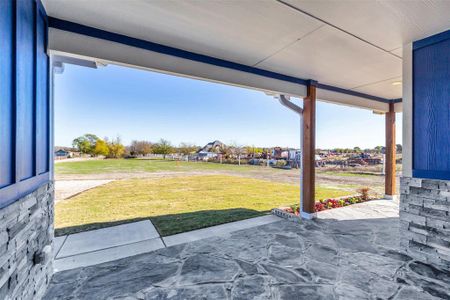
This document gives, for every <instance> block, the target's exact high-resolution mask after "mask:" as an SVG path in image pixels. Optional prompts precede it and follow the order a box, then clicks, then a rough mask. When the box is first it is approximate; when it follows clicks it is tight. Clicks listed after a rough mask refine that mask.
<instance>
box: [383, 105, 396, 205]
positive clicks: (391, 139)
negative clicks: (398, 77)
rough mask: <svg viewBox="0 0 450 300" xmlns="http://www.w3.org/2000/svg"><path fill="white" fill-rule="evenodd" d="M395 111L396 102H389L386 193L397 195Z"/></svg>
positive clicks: (387, 115)
mask: <svg viewBox="0 0 450 300" xmlns="http://www.w3.org/2000/svg"><path fill="white" fill-rule="evenodd" d="M396 148H397V146H396V144H395V111H394V103H389V112H387V113H386V175H385V194H386V195H387V196H394V195H395V160H396V156H395V153H396V152H397V151H396V150H397V149H396Z"/></svg>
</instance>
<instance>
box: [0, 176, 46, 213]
mask: <svg viewBox="0 0 450 300" xmlns="http://www.w3.org/2000/svg"><path fill="white" fill-rule="evenodd" d="M49 182H50V174H49V173H48V172H47V173H44V174H41V175H38V176H34V177H31V178H29V179H26V180H22V181H20V182H18V183H16V184H12V185H10V186H7V187H4V188H2V189H0V209H2V208H4V207H6V206H8V205H10V204H11V203H14V202H16V201H17V200H19V199H20V198H22V197H25V196H26V195H28V194H29V193H31V192H33V191H35V190H37V189H38V188H40V187H41V186H42V185H44V184H47V183H49Z"/></svg>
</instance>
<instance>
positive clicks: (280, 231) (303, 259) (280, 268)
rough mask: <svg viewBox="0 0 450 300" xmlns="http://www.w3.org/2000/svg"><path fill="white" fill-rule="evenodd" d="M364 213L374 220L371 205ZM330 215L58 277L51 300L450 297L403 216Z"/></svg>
mask: <svg viewBox="0 0 450 300" xmlns="http://www.w3.org/2000/svg"><path fill="white" fill-rule="evenodd" d="M380 201H387V200H380ZM390 203H392V201H390ZM362 205H374V204H368V203H364V204H362ZM380 205H382V204H380ZM387 205H389V204H387ZM349 208H350V207H345V208H340V209H337V210H347V209H349ZM361 209H362V210H365V211H366V213H370V212H372V213H373V210H372V209H370V208H369V209H367V208H364V207H363V208H361ZM394 210H395V209H394ZM384 211H385V212H387V211H389V209H384ZM322 213H323V212H320V213H319V216H320V214H322ZM391 214H392V213H391ZM338 215H339V213H338ZM392 215H393V216H395V213H394V214H392ZM341 216H342V214H341ZM323 217H324V219H322V218H321V219H317V220H314V221H312V220H305V221H303V222H302V223H300V224H298V223H294V222H289V221H286V220H283V219H280V220H279V221H278V222H273V223H270V224H266V225H261V226H256V227H252V228H248V229H244V230H240V231H234V232H231V233H226V234H222V235H219V236H216V237H211V238H207V239H201V240H198V241H194V242H189V243H184V244H180V245H176V246H171V247H168V248H163V249H160V250H156V251H154V252H151V253H146V254H140V255H137V256H132V257H128V258H123V259H120V260H116V261H112V262H107V263H103V264H99V265H95V266H90V267H84V268H77V269H73V270H68V271H63V272H59V273H56V274H55V275H54V276H53V279H52V282H51V284H50V286H49V289H48V291H47V294H46V296H45V297H44V299H48V300H50V299H397V300H400V299H402V300H411V299H424V300H425V299H430V300H431V299H448V298H449V297H450V293H449V289H448V286H449V284H450V272H448V270H447V271H443V270H439V269H436V268H434V267H432V266H430V265H427V264H424V263H421V262H418V261H415V260H414V259H413V258H411V257H410V256H408V255H407V254H405V253H404V252H403V251H401V249H400V237H399V232H400V231H399V222H398V218H397V217H382V218H380V215H378V218H373V219H370V218H369V216H366V218H364V219H347V220H335V219H330V218H327V217H328V216H323ZM344 219H345V218H344Z"/></svg>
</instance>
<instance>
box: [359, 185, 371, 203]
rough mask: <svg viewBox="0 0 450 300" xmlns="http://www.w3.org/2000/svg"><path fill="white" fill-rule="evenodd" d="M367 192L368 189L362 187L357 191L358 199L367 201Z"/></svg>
mask: <svg viewBox="0 0 450 300" xmlns="http://www.w3.org/2000/svg"><path fill="white" fill-rule="evenodd" d="M369 191H370V188H369V187H363V188H360V189H359V190H358V193H360V197H361V199H362V200H363V201H367V200H369Z"/></svg>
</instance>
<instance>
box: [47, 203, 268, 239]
mask: <svg viewBox="0 0 450 300" xmlns="http://www.w3.org/2000/svg"><path fill="white" fill-rule="evenodd" d="M268 213H269V211H257V210H253V209H248V208H232V209H224V210H200V211H195V212H190V213H180V214H168V215H162V216H149V217H142V218H132V219H126V220H119V221H111V222H99V223H90V224H83V225H78V226H71V227H63V228H57V229H55V235H56V236H61V235H66V234H73V233H78V232H83V231H88V230H94V229H100V228H105V227H111V226H115V225H120V224H126V223H132V222H138V221H142V220H150V221H151V222H152V223H153V225H154V226H155V227H156V229H157V230H158V232H159V234H160V235H161V236H168V235H172V234H177V233H181V232H186V231H191V230H195V229H201V228H205V227H210V226H214V225H220V224H224V223H229V222H234V221H239V220H245V219H249V218H254V217H259V216H263V215H266V214H268Z"/></svg>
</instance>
